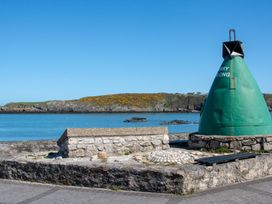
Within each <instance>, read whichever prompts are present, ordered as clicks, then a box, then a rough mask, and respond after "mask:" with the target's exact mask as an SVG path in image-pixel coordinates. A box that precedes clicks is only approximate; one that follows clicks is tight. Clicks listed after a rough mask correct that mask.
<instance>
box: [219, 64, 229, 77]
mask: <svg viewBox="0 0 272 204" xmlns="http://www.w3.org/2000/svg"><path fill="white" fill-rule="evenodd" d="M229 69H230V68H229V67H225V66H222V67H220V69H219V71H218V72H217V75H216V77H230V72H229Z"/></svg>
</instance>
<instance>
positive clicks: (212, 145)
mask: <svg viewBox="0 0 272 204" xmlns="http://www.w3.org/2000/svg"><path fill="white" fill-rule="evenodd" d="M189 139H190V141H189V147H190V148H199V149H201V148H205V149H208V150H209V149H217V148H220V147H225V148H228V149H231V150H252V151H260V150H265V151H271V150H272V135H266V136H263V135H256V136H237V137H236V136H216V135H198V134H191V135H190V136H189Z"/></svg>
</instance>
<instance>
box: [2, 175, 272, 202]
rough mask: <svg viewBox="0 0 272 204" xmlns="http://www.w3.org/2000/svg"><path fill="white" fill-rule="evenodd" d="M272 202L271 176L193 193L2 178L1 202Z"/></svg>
mask: <svg viewBox="0 0 272 204" xmlns="http://www.w3.org/2000/svg"><path fill="white" fill-rule="evenodd" d="M10 203H16V204H27V203H32V204H50V203H54V204H64V203H65V204H72V203H76V204H85V203H86V204H87V203H88V204H106V203H110V204H119V203H120V204H184V203H201V204H205V203H220V204H222V203H269V204H270V203H272V177H268V178H265V179H261V180H256V181H251V182H247V183H243V184H236V185H231V186H227V187H222V188H217V189H214V190H209V191H204V192H201V193H198V194H194V195H190V196H178V195H168V194H156V193H141V192H124V191H111V190H103V189H93V188H79V187H66V186H57V185H45V184H36V183H27V182H18V181H10V180H0V204H10Z"/></svg>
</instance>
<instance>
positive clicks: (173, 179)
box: [0, 154, 272, 194]
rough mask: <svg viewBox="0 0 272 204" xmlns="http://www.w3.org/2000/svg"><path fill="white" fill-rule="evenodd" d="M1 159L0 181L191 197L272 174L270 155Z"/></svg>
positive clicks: (271, 158)
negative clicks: (163, 160)
mask: <svg viewBox="0 0 272 204" xmlns="http://www.w3.org/2000/svg"><path fill="white" fill-rule="evenodd" d="M64 160H65V159H63V160H50V161H48V162H39V161H21V160H0V178H2V179H15V180H24V181H32V182H33V181H34V182H41V183H52V184H64V185H73V186H85V187H97V188H110V189H115V190H117V189H120V190H133V191H149V192H160V193H175V194H191V193H193V192H198V191H202V190H207V189H210V188H216V187H222V186H225V185H228V184H233V183H240V182H245V181H249V180H253V179H257V178H262V177H266V176H269V175H272V157H271V154H268V155H260V156H258V157H257V158H252V159H246V160H241V161H235V162H230V163H226V164H219V165H215V166H203V165H197V164H188V165H171V166H169V165H167V166H163V165H144V164H142V165H140V164H139V165H124V164H118V163H116V164H107V163H105V164H95V165H94V164H93V165H92V164H90V163H89V164H84V163H83V164H82V163H80V162H76V161H75V162H73V163H71V162H69V163H65V161H64Z"/></svg>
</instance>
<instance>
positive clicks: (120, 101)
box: [4, 92, 272, 112]
mask: <svg viewBox="0 0 272 204" xmlns="http://www.w3.org/2000/svg"><path fill="white" fill-rule="evenodd" d="M205 97H206V95H205V94H201V93H200V92H196V93H187V94H181V93H175V94H168V93H154V94H147V93H128V94H113V95H104V96H91V97H84V98H80V99H78V100H67V101H45V102H16V103H9V104H7V105H5V106H4V107H5V108H7V109H8V111H11V112H12V111H14V112H16V111H18V112H19V111H21V112H23V111H24V112H28V111H29V112H31V111H32V112H35V111H36V110H42V111H44V112H46V111H47V110H50V111H51V112H67V111H69V112H73V111H74V110H75V112H77V110H79V109H77V108H78V107H80V108H81V110H83V111H84V110H87V109H88V107H98V109H97V110H98V111H99V110H101V109H99V108H100V107H101V108H103V107H107V108H105V110H109V107H118V110H122V107H130V108H132V107H135V108H136V109H137V110H141V109H142V111H145V110H155V111H159V112H160V111H161V112H163V111H178V112H187V111H188V112H191V111H200V110H201V108H202V106H203V103H204V100H205ZM264 97H265V100H266V102H267V105H268V108H269V109H270V110H271V111H272V94H264ZM53 102H54V103H53ZM64 104H65V105H64ZM65 108H66V109H65ZM110 109H111V108H110ZM22 110H23V111H22ZM92 110H95V109H92ZM124 110H125V109H124ZM126 110H127V109H126ZM50 111H49V112H50Z"/></svg>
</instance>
